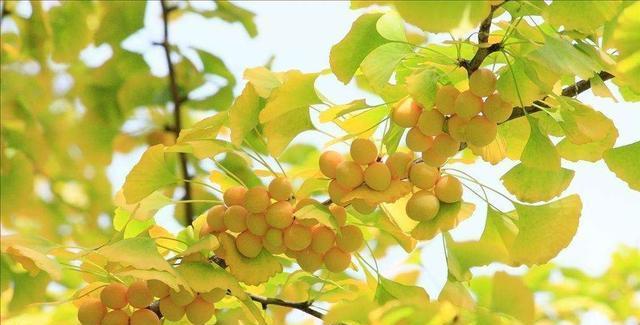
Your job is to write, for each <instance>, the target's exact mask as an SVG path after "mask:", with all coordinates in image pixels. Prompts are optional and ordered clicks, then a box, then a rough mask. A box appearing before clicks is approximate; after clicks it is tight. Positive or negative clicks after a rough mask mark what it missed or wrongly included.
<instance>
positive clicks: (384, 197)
mask: <svg viewBox="0 0 640 325" xmlns="http://www.w3.org/2000/svg"><path fill="white" fill-rule="evenodd" d="M410 192H411V183H409V182H406V181H401V180H397V179H396V180H392V181H391V185H389V188H387V189H386V190H384V191H376V190H373V189H371V188H369V187H368V186H367V185H364V184H363V185H361V186H359V187H357V188H355V189H353V190H352V191H351V192H349V193H347V195H345V196H344V198H343V199H342V202H344V203H348V202H351V200H353V199H363V200H365V201H366V202H367V203H369V204H373V205H375V204H380V203H382V202H393V201H395V200H397V199H399V198H401V197H403V196H405V195H407V194H409V193H410Z"/></svg>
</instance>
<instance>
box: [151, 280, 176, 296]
mask: <svg viewBox="0 0 640 325" xmlns="http://www.w3.org/2000/svg"><path fill="white" fill-rule="evenodd" d="M147 288H149V291H151V294H153V296H154V297H156V298H164V297H166V296H168V295H169V290H170V289H169V286H168V285H166V284H165V283H164V282H162V281H159V280H153V279H152V280H149V281H147Z"/></svg>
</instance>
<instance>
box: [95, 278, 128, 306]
mask: <svg viewBox="0 0 640 325" xmlns="http://www.w3.org/2000/svg"><path fill="white" fill-rule="evenodd" d="M100 300H102V304H104V305H105V306H107V307H109V308H111V309H122V308H124V307H125V306H126V305H127V287H126V286H125V285H124V284H122V283H111V284H109V285H108V286H106V287H104V289H102V292H100Z"/></svg>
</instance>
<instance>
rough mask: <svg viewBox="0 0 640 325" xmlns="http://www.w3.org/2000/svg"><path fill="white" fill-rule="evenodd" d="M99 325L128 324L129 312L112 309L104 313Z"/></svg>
mask: <svg viewBox="0 0 640 325" xmlns="http://www.w3.org/2000/svg"><path fill="white" fill-rule="evenodd" d="M96 324H97V323H96ZM100 325H129V314H127V312H125V311H124V310H122V309H114V310H112V311H110V312H108V313H106V314H105V315H104V318H102V322H100Z"/></svg>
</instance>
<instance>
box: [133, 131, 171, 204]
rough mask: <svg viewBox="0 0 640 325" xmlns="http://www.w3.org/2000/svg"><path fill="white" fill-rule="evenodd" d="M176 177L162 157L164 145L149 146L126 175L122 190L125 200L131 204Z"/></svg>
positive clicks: (169, 182)
mask: <svg viewBox="0 0 640 325" xmlns="http://www.w3.org/2000/svg"><path fill="white" fill-rule="evenodd" d="M176 181H177V178H176V176H175V175H174V174H173V172H172V171H171V170H170V169H169V167H168V166H167V163H166V161H165V159H164V146H163V145H161V144H159V145H155V146H153V147H150V148H149V149H147V151H145V153H144V154H142V157H141V158H140V161H138V163H137V164H136V165H135V166H133V169H131V171H130V172H129V174H128V175H127V178H126V179H125V182H124V185H123V186H122V191H123V193H124V197H125V198H126V202H127V203H129V204H133V203H136V202H139V201H140V200H142V199H144V198H145V197H147V196H148V195H149V194H151V193H153V192H155V191H156V190H158V189H160V188H162V187H164V186H167V185H170V184H174V183H176Z"/></svg>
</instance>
